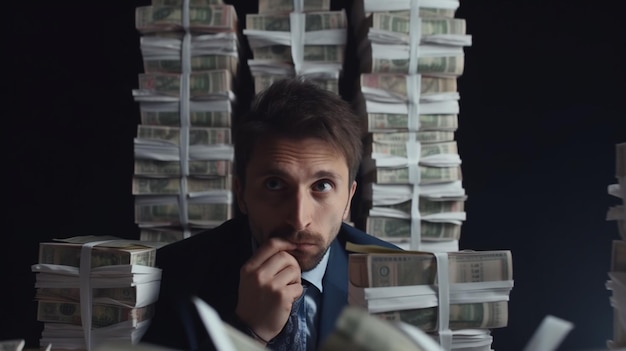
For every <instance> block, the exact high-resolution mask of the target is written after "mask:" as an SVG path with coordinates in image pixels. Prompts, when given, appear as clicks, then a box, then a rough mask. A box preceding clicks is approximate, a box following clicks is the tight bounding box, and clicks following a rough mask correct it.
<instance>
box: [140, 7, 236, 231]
mask: <svg viewBox="0 0 626 351" xmlns="http://www.w3.org/2000/svg"><path fill="white" fill-rule="evenodd" d="M238 23H239V21H238V18H237V12H236V11H235V8H234V6H232V5H228V4H224V3H223V2H222V1H220V0H191V1H189V2H184V1H182V0H153V1H152V4H151V5H149V6H140V7H137V8H136V11H135V27H136V29H137V31H138V32H139V33H140V34H141V37H140V48H141V54H142V58H143V67H144V73H140V74H139V81H138V88H137V89H134V90H133V96H134V98H135V101H137V102H138V103H139V110H140V117H141V124H140V125H139V127H138V130H137V137H136V138H135V173H134V176H133V181H132V193H133V195H135V200H136V206H135V207H136V214H135V218H136V223H137V224H138V225H139V227H140V230H141V232H140V233H141V237H140V238H141V240H145V241H162V242H172V241H177V240H180V239H183V238H185V237H188V236H190V235H192V234H194V233H197V232H198V228H207V227H212V226H216V225H219V224H221V223H222V222H223V221H225V220H227V219H229V218H231V216H232V212H233V211H232V209H230V207H231V206H232V201H230V200H228V199H229V198H230V196H223V194H222V193H224V192H231V193H232V176H231V174H232V159H233V148H232V135H231V128H232V127H233V123H232V121H233V110H234V105H235V104H236V100H237V99H236V96H237V89H238V88H237V87H239V86H240V84H239V83H238V81H237V77H238V74H239V71H240V63H239V58H240V56H241V55H240V52H241V48H240V45H239V36H238V33H239V24H238ZM215 193H218V194H219V195H217V196H214V195H215ZM163 196H165V197H166V200H163V198H162V197H163ZM196 196H200V197H203V198H204V199H205V200H206V199H207V197H208V198H210V199H211V201H222V200H224V199H226V200H225V202H221V203H214V202H211V201H210V203H208V204H206V203H205V204H202V205H200V206H199V205H198V204H192V203H190V199H191V198H194V197H196ZM190 216H191V217H190ZM199 221H201V222H202V224H198V223H199ZM198 225H200V227H198ZM160 229H163V230H160ZM172 231H173V232H174V233H177V234H176V235H172V234H171V232H172ZM164 232H168V233H170V234H169V235H167V236H163V233H164Z"/></svg>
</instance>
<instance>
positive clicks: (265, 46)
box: [243, 0, 348, 93]
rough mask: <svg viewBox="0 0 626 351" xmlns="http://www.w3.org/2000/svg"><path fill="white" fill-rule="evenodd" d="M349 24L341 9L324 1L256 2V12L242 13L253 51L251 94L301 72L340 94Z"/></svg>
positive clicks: (245, 33) (284, 0)
mask: <svg viewBox="0 0 626 351" xmlns="http://www.w3.org/2000/svg"><path fill="white" fill-rule="evenodd" d="M347 22H348V21H347V17H346V13H345V11H344V10H340V11H330V1H328V0H316V1H306V2H298V1H293V0H260V1H259V13H257V14H247V15H246V29H245V30H244V31H243V33H244V35H246V37H247V39H248V43H249V44H250V48H251V49H252V57H253V58H252V59H251V60H248V64H249V66H250V71H251V73H252V76H253V79H254V90H255V92H256V93H258V92H260V91H261V90H263V89H265V88H267V87H268V86H269V85H271V84H272V83H273V82H274V81H276V80H279V79H281V78H285V77H294V76H299V77H304V78H307V79H309V80H310V81H312V82H314V83H315V84H317V85H319V86H321V87H323V88H324V89H326V90H330V91H333V92H335V93H339V78H340V76H341V72H342V67H343V62H344V51H345V45H346V40H347V27H348V25H347Z"/></svg>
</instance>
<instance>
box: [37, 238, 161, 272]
mask: <svg viewBox="0 0 626 351" xmlns="http://www.w3.org/2000/svg"><path fill="white" fill-rule="evenodd" d="M81 250H82V245H79V244H71V243H59V242H49V243H40V244H39V263H42V264H58V265H64V266H72V267H80V256H81ZM155 258H156V249H155V248H149V247H145V246H129V247H127V248H120V247H105V246H95V247H93V248H92V252H91V268H96V267H101V266H113V265H133V264H136V265H142V266H150V267H154V263H155Z"/></svg>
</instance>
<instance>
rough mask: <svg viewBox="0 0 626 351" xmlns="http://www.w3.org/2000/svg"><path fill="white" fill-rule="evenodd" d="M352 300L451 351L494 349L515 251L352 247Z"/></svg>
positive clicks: (505, 308) (503, 322)
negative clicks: (435, 251)
mask: <svg viewBox="0 0 626 351" xmlns="http://www.w3.org/2000/svg"><path fill="white" fill-rule="evenodd" d="M349 249H350V250H351V251H353V252H356V253H353V254H350V257H349V278H350V279H349V280H350V282H349V285H348V302H349V304H350V305H355V306H360V307H362V308H365V309H366V310H367V311H368V312H369V313H370V314H372V315H375V316H378V317H380V318H382V319H384V320H389V321H402V322H404V323H408V324H410V325H413V326H415V327H417V328H419V329H420V330H422V331H424V332H427V333H428V334H429V335H431V336H432V337H433V339H435V340H436V341H438V342H439V343H440V345H441V346H442V348H443V349H445V350H455V349H463V350H490V347H491V344H492V341H493V339H492V337H491V335H490V329H492V328H502V327H505V326H506V325H507V323H508V300H509V295H510V291H511V289H512V288H513V268H512V257H511V252H510V251H508V250H494V251H459V252H448V253H427V252H419V251H401V250H389V249H381V248H377V247H364V246H358V245H349Z"/></svg>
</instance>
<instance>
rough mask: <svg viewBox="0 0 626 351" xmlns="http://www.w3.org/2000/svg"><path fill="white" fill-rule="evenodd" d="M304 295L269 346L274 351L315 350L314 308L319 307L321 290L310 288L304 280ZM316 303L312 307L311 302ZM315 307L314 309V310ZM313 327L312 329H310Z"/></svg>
mask: <svg viewBox="0 0 626 351" xmlns="http://www.w3.org/2000/svg"><path fill="white" fill-rule="evenodd" d="M302 287H303V290H304V291H303V292H302V295H301V296H300V297H299V298H298V299H297V300H296V301H295V302H294V303H293V306H292V307H291V314H290V315H289V319H288V320H287V324H285V327H284V328H283V330H282V331H281V332H280V334H278V335H277V336H276V337H275V338H274V339H273V340H272V341H271V342H270V343H269V344H268V345H267V346H268V347H269V348H270V349H272V350H274V351H306V350H307V349H309V350H314V349H315V341H316V339H317V330H316V329H317V328H316V324H317V323H316V321H315V317H316V315H317V314H316V313H315V309H314V307H316V306H319V304H318V303H317V298H318V295H320V293H319V290H317V288H316V287H315V286H313V285H311V286H309V284H308V282H307V281H305V280H303V283H302ZM311 298H312V299H313V301H315V302H314V303H313V304H312V305H311V303H310V301H309V302H308V303H307V302H306V301H305V300H306V299H311ZM312 307H313V308H312ZM308 325H311V326H312V328H309V327H308Z"/></svg>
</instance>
